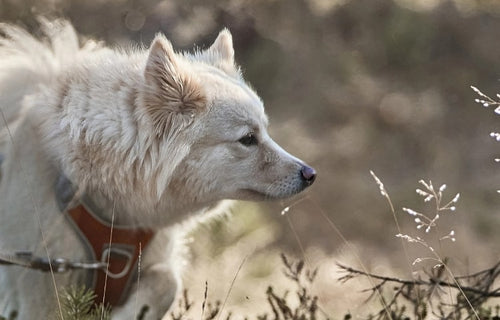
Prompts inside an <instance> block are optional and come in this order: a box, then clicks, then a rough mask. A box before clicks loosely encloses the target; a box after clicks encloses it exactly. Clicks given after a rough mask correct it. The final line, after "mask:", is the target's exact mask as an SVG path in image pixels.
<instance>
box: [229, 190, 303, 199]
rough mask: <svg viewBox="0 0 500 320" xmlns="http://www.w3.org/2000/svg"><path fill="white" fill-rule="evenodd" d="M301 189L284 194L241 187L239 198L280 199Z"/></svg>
mask: <svg viewBox="0 0 500 320" xmlns="http://www.w3.org/2000/svg"><path fill="white" fill-rule="evenodd" d="M300 191H302V190H294V191H293V192H287V193H284V194H271V193H266V192H262V191H259V190H255V189H241V190H240V191H239V192H238V198H239V199H238V200H250V201H267V200H269V201H271V200H280V199H286V198H289V197H291V196H293V195H296V194H297V193H299V192H300Z"/></svg>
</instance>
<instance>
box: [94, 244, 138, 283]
mask: <svg viewBox="0 0 500 320" xmlns="http://www.w3.org/2000/svg"><path fill="white" fill-rule="evenodd" d="M115 245H116V244H115ZM111 255H117V256H120V257H123V258H126V259H127V264H126V265H125V267H124V268H123V270H122V271H120V272H118V273H113V272H111V271H110V270H109V266H108V268H105V269H104V270H103V271H104V272H105V273H106V274H107V275H108V277H110V278H112V279H119V278H122V277H124V276H126V275H127V273H128V272H129V271H130V268H131V267H132V260H133V259H132V258H133V253H132V252H131V251H130V250H128V249H127V248H126V247H122V248H120V247H108V248H105V249H104V250H103V251H102V255H101V262H103V263H106V265H107V263H108V257H109V258H111Z"/></svg>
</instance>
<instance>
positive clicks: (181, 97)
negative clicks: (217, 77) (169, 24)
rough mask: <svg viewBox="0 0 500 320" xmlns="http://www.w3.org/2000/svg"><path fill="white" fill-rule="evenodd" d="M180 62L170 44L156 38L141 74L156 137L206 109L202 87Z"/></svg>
mask: <svg viewBox="0 0 500 320" xmlns="http://www.w3.org/2000/svg"><path fill="white" fill-rule="evenodd" d="M183 63H184V61H182V57H180V56H178V55H177V54H176V53H175V52H174V49H173V48H172V44H171V43H170V41H168V40H167V39H166V38H165V37H164V36H163V35H161V34H159V35H157V36H156V37H155V39H154V40H153V43H152V44H151V48H150V50H149V56H148V59H147V62H146V68H145V71H144V77H145V80H146V86H145V92H144V103H145V108H146V111H147V113H148V114H149V116H150V117H151V119H152V120H153V124H154V128H155V132H156V134H157V135H158V136H160V137H162V136H165V135H168V134H169V133H170V132H171V130H173V129H180V128H182V127H184V126H185V125H187V124H189V123H191V121H192V118H193V117H194V116H195V114H196V113H198V112H200V111H202V110H203V109H204V108H205V107H206V98H205V95H204V93H203V90H202V86H201V85H200V84H199V83H198V82H197V79H195V78H194V76H193V75H192V74H191V73H190V72H189V71H188V70H187V68H188V66H187V65H185V64H183Z"/></svg>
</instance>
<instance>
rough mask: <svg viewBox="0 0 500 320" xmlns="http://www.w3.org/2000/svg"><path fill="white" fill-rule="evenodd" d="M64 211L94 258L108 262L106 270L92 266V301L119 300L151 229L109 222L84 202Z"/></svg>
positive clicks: (115, 302) (123, 295)
mask: <svg viewBox="0 0 500 320" xmlns="http://www.w3.org/2000/svg"><path fill="white" fill-rule="evenodd" d="M67 213H68V215H69V217H71V220H72V221H73V222H74V226H75V227H76V228H77V231H78V233H79V234H80V235H81V236H82V238H83V240H84V241H85V242H86V243H87V244H88V247H89V249H90V250H89V251H90V253H91V254H92V256H93V258H94V259H95V260H97V261H100V262H103V263H106V264H107V269H106V270H102V269H101V270H95V274H94V281H93V287H94V291H95V294H96V299H95V302H96V303H102V302H104V303H105V304H109V305H111V306H117V305H120V304H122V303H123V302H125V301H124V300H125V297H126V296H127V293H128V291H129V290H130V287H131V285H132V283H133V281H134V278H135V277H133V275H134V274H136V271H137V267H138V262H139V261H138V260H139V256H140V255H141V252H142V250H144V248H145V247H146V246H147V245H148V243H149V242H150V240H151V238H152V237H153V235H154V232H153V231H151V230H144V229H132V228H124V227H119V226H111V225H110V224H108V223H107V222H105V221H102V220H101V219H99V218H98V217H97V216H96V215H95V214H94V213H92V210H91V209H90V208H88V207H87V206H85V205H84V204H79V205H77V206H76V207H74V208H72V209H69V210H67Z"/></svg>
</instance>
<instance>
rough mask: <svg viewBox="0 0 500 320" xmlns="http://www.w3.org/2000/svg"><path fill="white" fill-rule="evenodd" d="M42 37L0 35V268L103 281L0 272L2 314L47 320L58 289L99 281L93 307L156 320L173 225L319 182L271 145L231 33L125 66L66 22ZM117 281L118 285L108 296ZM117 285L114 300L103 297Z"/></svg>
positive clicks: (169, 297) (142, 55) (169, 294)
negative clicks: (67, 264)
mask: <svg viewBox="0 0 500 320" xmlns="http://www.w3.org/2000/svg"><path fill="white" fill-rule="evenodd" d="M42 30H43V32H44V35H45V37H43V38H41V39H37V38H34V37H33V36H31V35H30V34H28V33H27V32H26V31H24V30H23V29H21V28H19V27H16V26H12V25H7V24H2V25H1V26H0V33H1V34H3V36H2V37H0V110H1V111H2V113H1V117H0V153H1V154H2V156H3V161H2V165H1V175H0V177H1V180H0V258H3V259H4V260H5V255H7V254H10V255H12V254H13V253H15V252H19V251H29V252H31V253H33V255H34V257H37V256H39V257H46V258H49V259H55V258H64V259H69V260H71V261H92V260H97V261H100V268H101V269H100V270H98V271H95V270H84V269H74V270H73V269H72V270H69V271H67V272H64V273H57V271H61V270H57V269H59V268H61V266H60V265H58V264H57V263H55V262H54V261H53V264H52V265H51V267H52V272H43V271H40V270H33V269H31V268H27V267H22V266H15V265H10V266H2V267H0V314H4V315H8V314H9V313H10V312H11V311H13V310H17V312H18V313H19V315H18V319H46V318H48V317H49V316H51V315H53V314H55V313H57V303H56V301H57V298H58V296H59V292H60V290H61V289H62V288H67V287H69V286H70V285H72V284H87V285H90V286H94V288H97V289H96V290H101V289H102V288H98V287H96V286H99V285H96V281H97V282H98V281H99V280H98V278H99V276H97V275H96V274H100V275H101V277H102V276H104V279H105V282H106V281H107V282H106V283H105V284H104V286H105V287H104V288H105V289H106V290H108V291H106V292H104V291H103V292H97V293H98V296H99V299H101V297H102V299H104V300H105V301H108V302H110V301H111V302H112V303H113V304H115V305H116V306H115V307H114V308H113V319H125V318H126V319H132V318H133V315H134V314H137V312H138V311H139V310H140V309H141V307H142V306H144V305H147V306H148V307H149V310H148V311H147V312H146V314H145V315H146V319H158V318H161V317H162V316H163V315H164V314H165V312H166V311H168V309H169V307H170V305H171V303H172V301H173V300H174V298H175V296H176V293H177V292H178V290H179V287H180V285H181V284H180V281H179V274H180V271H181V269H182V259H180V257H179V256H178V251H179V250H180V248H182V245H181V241H182V237H180V236H179V235H180V234H181V233H182V230H183V227H182V226H180V224H179V223H180V222H183V221H186V220H187V219H189V218H190V217H194V216H200V215H202V216H203V215H206V214H208V213H207V212H208V211H213V210H210V209H213V208H214V207H215V205H216V204H217V203H218V202H219V201H220V200H222V199H243V200H267V199H280V198H286V197H289V196H292V195H294V194H296V193H298V192H300V191H302V190H304V189H305V188H306V187H307V186H309V185H311V184H312V182H313V181H314V179H315V176H316V173H315V171H314V169H312V168H311V167H309V166H307V165H306V164H304V162H302V161H301V160H299V159H297V158H295V157H293V156H291V155H290V154H288V153H287V152H285V151H284V150H283V149H282V148H280V147H279V146H278V145H277V144H276V143H275V142H274V141H273V140H271V138H270V137H269V136H268V134H267V131H266V128H267V125H268V120H267V118H266V115H265V114H264V107H263V103H262V101H261V99H260V98H259V97H258V96H257V94H256V93H255V92H254V91H253V90H252V89H251V88H250V87H249V86H248V85H247V84H246V83H245V81H244V80H243V78H242V75H241V72H240V70H239V68H238V67H237V66H236V65H235V63H234V51H233V46H232V38H231V34H230V33H229V31H228V30H223V31H222V32H220V34H219V36H218V37H217V39H216V40H215V42H214V43H213V44H212V46H210V48H208V49H207V50H204V51H195V52H194V53H177V52H175V51H174V50H173V48H172V45H171V44H170V42H169V41H168V40H167V39H166V38H165V37H164V36H163V35H157V36H156V37H155V39H154V40H153V42H152V44H151V46H150V48H149V49H148V50H144V51H133V52H126V51H124V50H111V49H108V48H104V47H102V46H100V45H99V44H98V43H96V42H93V41H87V42H85V43H83V44H82V45H80V44H79V40H78V38H77V36H76V33H75V31H74V29H73V28H72V26H71V25H70V24H69V23H67V22H65V21H52V22H48V21H44V22H43V21H42ZM78 219H83V220H85V221H84V222H81V221H79V220H78ZM90 220H92V221H90ZM110 224H111V225H112V228H111V227H109V225H110ZM85 229H88V230H85ZM100 229H103V230H104V231H103V232H104V235H103V234H101V235H97V236H96V237H97V238H99V237H100V238H99V239H97V240H96V239H94V238H93V235H92V234H93V233H96V232H98V231H97V230H100ZM111 230H114V231H111ZM110 233H113V235H111V234H110ZM137 234H139V235H138V236H137V238H135V236H136V235H137ZM129 235H130V236H129ZM111 238H112V239H111ZM103 239H104V240H103ZM110 239H111V240H110ZM130 239H132V240H131V242H130V243H128V242H127V241H129V240H130ZM134 239H135V240H134ZM122 240H123V242H122ZM134 241H135V242H134ZM108 242H109V243H108ZM11 258H12V262H13V263H18V262H19V260H22V259H25V260H23V261H28V264H30V265H31V266H32V267H34V266H35V265H36V263H33V261H35V260H33V259H31V258H33V257H31V258H30V257H29V256H28V259H26V256H23V255H18V256H11ZM120 259H121V260H122V265H121V266H120V267H118V269H116V268H115V269H116V270H114V271H110V270H111V269H108V270H103V267H102V265H103V264H106V263H107V265H106V266H107V268H110V266H109V265H110V264H111V262H110V260H111V261H115V262H116V260H120ZM139 259H140V274H139V276H140V281H137V276H136V274H137V273H134V272H133V271H134V270H136V269H137V268H136V265H137V264H138V263H139ZM4 262H5V261H4ZM117 263H118V262H117ZM118 264H119V263H118ZM42 268H43V266H42ZM45 268H47V264H46V265H45ZM122 269H123V270H125V269H126V270H125V271H124V272H123V273H126V275H125V276H124V275H123V274H121V270H122ZM120 277H125V278H127V279H128V280H126V281H125V282H126V283H121V284H116V283H115V282H114V281H118V282H119V281H122V280H123V279H122V280H116V279H119V278H120ZM96 279H97V280H96ZM101 280H102V279H101ZM115 285H116V288H118V289H116V288H115V291H118V295H120V296H118V297H117V296H116V292H115V293H113V294H112V293H108V292H112V291H113V287H114V286H115ZM120 285H124V287H120ZM106 295H107V297H106ZM113 301H114V302H113Z"/></svg>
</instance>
